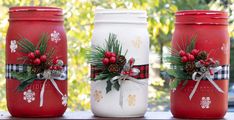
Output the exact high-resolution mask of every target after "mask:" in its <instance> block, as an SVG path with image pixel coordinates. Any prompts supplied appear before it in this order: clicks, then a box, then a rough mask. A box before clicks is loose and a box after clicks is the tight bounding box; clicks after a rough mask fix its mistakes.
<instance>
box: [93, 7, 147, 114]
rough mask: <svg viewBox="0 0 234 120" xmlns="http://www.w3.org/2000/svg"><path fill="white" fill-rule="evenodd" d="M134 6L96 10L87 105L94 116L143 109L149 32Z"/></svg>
mask: <svg viewBox="0 0 234 120" xmlns="http://www.w3.org/2000/svg"><path fill="white" fill-rule="evenodd" d="M146 18H147V15H146V12H145V11H138V10H96V12H95V20H94V31H93V37H92V42H91V43H92V53H91V55H90V63H91V80H92V82H91V108H92V112H93V113H94V115H96V116H102V117H140V116H143V115H144V114H145V112H146V109H147V97H148V76H149V71H148V69H149V65H148V64H149V36H148V31H147V21H146Z"/></svg>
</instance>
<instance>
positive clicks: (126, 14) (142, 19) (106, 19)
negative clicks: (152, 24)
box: [94, 9, 147, 24]
mask: <svg viewBox="0 0 234 120" xmlns="http://www.w3.org/2000/svg"><path fill="white" fill-rule="evenodd" d="M94 23H127V24H131V23H132V24H147V15H146V12H145V11H141V10H114V9H103V10H96V11H95V19H94Z"/></svg>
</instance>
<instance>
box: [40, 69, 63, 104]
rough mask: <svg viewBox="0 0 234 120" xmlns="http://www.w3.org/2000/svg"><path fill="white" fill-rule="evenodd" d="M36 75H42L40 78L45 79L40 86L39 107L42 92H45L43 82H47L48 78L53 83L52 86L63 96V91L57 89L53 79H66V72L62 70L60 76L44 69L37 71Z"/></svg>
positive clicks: (42, 96)
mask: <svg viewBox="0 0 234 120" xmlns="http://www.w3.org/2000/svg"><path fill="white" fill-rule="evenodd" d="M37 75H38V76H40V75H41V76H42V78H41V79H45V81H44V83H43V85H42V88H41V92H40V107H42V106H43V100H44V92H45V84H46V82H47V80H50V81H51V83H52V84H53V86H54V88H55V89H56V90H57V91H58V92H59V94H60V95H62V96H63V93H62V92H61V91H60V90H59V88H58V85H57V84H56V82H55V81H54V79H57V80H65V79H66V74H65V73H64V72H62V73H61V75H60V76H58V77H57V76H53V75H52V74H51V70H45V71H44V72H43V73H38V74H37Z"/></svg>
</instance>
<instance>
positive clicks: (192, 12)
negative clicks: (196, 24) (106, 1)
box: [176, 10, 227, 16]
mask: <svg viewBox="0 0 234 120" xmlns="http://www.w3.org/2000/svg"><path fill="white" fill-rule="evenodd" d="M220 14H227V13H226V12H224V11H218V10H181V11H178V12H176V16H181V15H220Z"/></svg>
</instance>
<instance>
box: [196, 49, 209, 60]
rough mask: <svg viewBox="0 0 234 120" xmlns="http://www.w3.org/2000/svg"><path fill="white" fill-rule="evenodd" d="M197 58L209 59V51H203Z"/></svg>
mask: <svg viewBox="0 0 234 120" xmlns="http://www.w3.org/2000/svg"><path fill="white" fill-rule="evenodd" d="M196 59H197V60H206V59H207V52H206V51H201V52H199V53H198V55H197V58H196Z"/></svg>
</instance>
